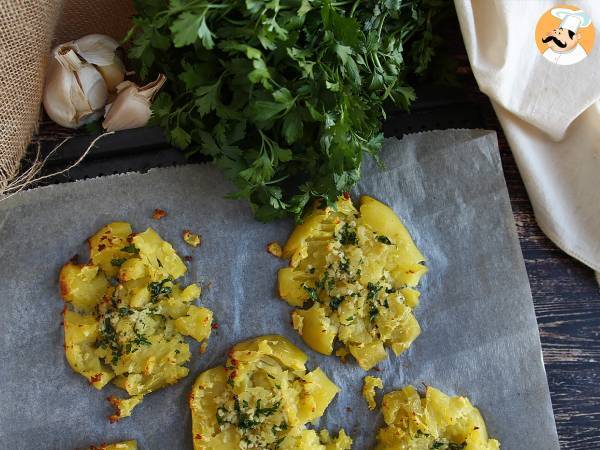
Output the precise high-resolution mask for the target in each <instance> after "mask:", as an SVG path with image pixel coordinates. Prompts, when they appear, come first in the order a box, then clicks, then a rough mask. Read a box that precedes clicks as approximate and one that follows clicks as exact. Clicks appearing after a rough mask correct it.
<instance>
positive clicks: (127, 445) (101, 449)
mask: <svg viewBox="0 0 600 450" xmlns="http://www.w3.org/2000/svg"><path fill="white" fill-rule="evenodd" d="M137 448H138V447H137V442H136V441H124V442H117V443H115V444H102V445H99V446H95V445H92V446H91V447H90V448H89V449H88V450H137Z"/></svg>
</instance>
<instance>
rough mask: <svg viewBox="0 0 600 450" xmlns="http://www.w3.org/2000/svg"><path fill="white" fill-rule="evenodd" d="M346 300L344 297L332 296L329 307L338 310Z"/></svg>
mask: <svg viewBox="0 0 600 450" xmlns="http://www.w3.org/2000/svg"><path fill="white" fill-rule="evenodd" d="M343 301H344V297H331V299H330V300H329V307H330V308H331V309H332V310H334V311H335V310H337V309H338V308H339V306H340V304H341V303H342V302H343Z"/></svg>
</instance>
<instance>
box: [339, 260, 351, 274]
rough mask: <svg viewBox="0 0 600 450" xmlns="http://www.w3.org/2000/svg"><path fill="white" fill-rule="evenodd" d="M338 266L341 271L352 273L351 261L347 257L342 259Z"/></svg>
mask: <svg viewBox="0 0 600 450" xmlns="http://www.w3.org/2000/svg"><path fill="white" fill-rule="evenodd" d="M338 268H339V269H340V272H343V273H347V274H350V261H348V260H347V259H344V260H343V261H340V263H339V264H338Z"/></svg>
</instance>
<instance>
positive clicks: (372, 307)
mask: <svg viewBox="0 0 600 450" xmlns="http://www.w3.org/2000/svg"><path fill="white" fill-rule="evenodd" d="M378 314H379V310H378V309H377V306H375V304H374V303H371V304H370V305H369V320H370V321H371V322H373V321H374V320H375V317H377V315H378Z"/></svg>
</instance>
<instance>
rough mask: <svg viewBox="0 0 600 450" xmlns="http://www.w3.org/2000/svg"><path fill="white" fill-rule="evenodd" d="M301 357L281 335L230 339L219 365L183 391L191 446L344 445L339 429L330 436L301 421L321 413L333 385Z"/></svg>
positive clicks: (331, 448)
mask: <svg viewBox="0 0 600 450" xmlns="http://www.w3.org/2000/svg"><path fill="white" fill-rule="evenodd" d="M306 360H307V356H306V354H305V353H304V352H302V351H301V350H300V349H299V348H298V347H296V346H295V345H294V344H292V343H291V342H290V341H288V340H287V339H285V338H284V337H282V336H277V335H267V336H260V337H257V338H254V339H250V340H247V341H243V342H240V343H238V344H236V345H235V346H234V347H233V348H232V349H231V351H230V352H229V353H228V358H227V362H226V364H225V366H217V367H214V368H212V369H208V370H206V371H204V372H202V373H201V374H200V375H199V376H198V378H197V379H196V381H195V383H194V387H193V389H192V392H191V393H190V396H189V405H190V409H191V412H192V438H193V443H194V449H196V450H200V449H202V450H209V449H210V450H212V449H224V450H225V449H232V448H240V443H241V442H253V443H255V444H256V445H258V446H259V447H260V448H267V447H269V448H271V447H272V446H274V445H275V444H276V443H277V442H278V443H279V448H280V449H298V450H300V449H302V450H313V449H314V450H336V449H337V450H345V449H349V448H350V446H351V445H352V440H351V439H350V438H349V437H348V436H347V435H346V434H345V433H344V432H343V430H341V431H340V434H339V436H338V437H337V438H335V439H332V438H330V437H329V435H328V434H326V433H325V434H322V435H318V434H317V433H316V432H315V431H314V430H308V429H306V428H305V425H306V424H307V423H308V422H311V421H313V420H315V419H317V418H318V417H320V416H322V415H323V413H324V412H325V409H326V408H327V406H328V405H329V404H330V403H331V401H332V400H333V398H334V397H335V396H336V395H337V393H338V392H339V388H338V387H337V386H336V385H335V384H334V383H333V382H332V381H331V380H330V379H329V378H328V377H327V375H326V374H325V373H324V372H323V371H322V370H321V369H318V368H317V369H315V370H313V371H312V372H308V373H307V371H306V368H305V363H306Z"/></svg>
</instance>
